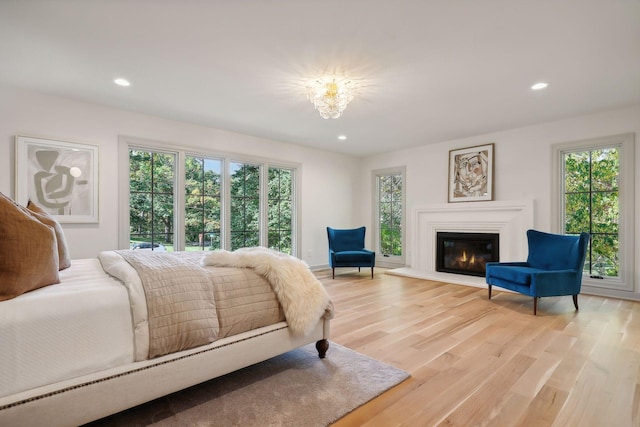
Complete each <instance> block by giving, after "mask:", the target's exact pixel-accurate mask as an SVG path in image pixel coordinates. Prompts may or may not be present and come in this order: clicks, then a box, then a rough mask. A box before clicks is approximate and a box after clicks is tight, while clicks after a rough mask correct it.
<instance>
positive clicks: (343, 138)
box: [338, 135, 347, 141]
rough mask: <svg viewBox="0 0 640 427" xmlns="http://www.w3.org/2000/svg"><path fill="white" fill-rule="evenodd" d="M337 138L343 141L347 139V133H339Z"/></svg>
mask: <svg viewBox="0 0 640 427" xmlns="http://www.w3.org/2000/svg"><path fill="white" fill-rule="evenodd" d="M338 139H339V140H340V141H344V140H345V139H347V135H339V136H338Z"/></svg>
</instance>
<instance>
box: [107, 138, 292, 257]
mask: <svg viewBox="0 0 640 427" xmlns="http://www.w3.org/2000/svg"><path fill="white" fill-rule="evenodd" d="M120 144H121V150H120V152H121V153H126V158H125V157H124V156H123V155H122V154H121V155H120V164H121V166H120V172H119V173H120V177H121V178H122V179H121V185H120V193H121V194H122V196H121V199H120V200H121V209H120V222H121V223H122V224H126V225H127V226H124V227H121V231H120V242H121V244H120V247H125V246H126V245H127V244H128V246H129V247H133V246H134V245H137V247H138V248H141V249H142V248H145V249H152V250H167V251H173V250H176V251H183V250H187V251H189V250H214V249H229V250H235V249H238V248H242V247H248V246H258V245H263V246H268V247H270V248H272V249H276V250H279V251H281V252H284V253H287V254H291V255H294V256H297V248H298V244H299V243H298V239H299V237H298V232H297V228H296V227H297V226H296V224H297V221H296V212H297V209H296V206H297V203H298V200H299V198H298V196H297V193H296V191H295V189H296V188H297V186H296V185H295V182H296V179H297V174H296V171H297V168H298V166H297V165H290V166H281V163H282V162H279V164H278V165H276V164H275V162H274V163H273V164H271V163H270V162H269V161H266V160H255V159H248V161H235V160H231V159H230V158H228V157H226V156H216V155H215V153H212V154H211V155H202V154H191V153H189V152H187V151H185V150H184V149H183V148H177V147H164V145H163V144H160V143H153V142H149V141H143V140H137V139H134V138H130V137H121V139H120ZM177 189H183V190H180V191H177ZM125 242H126V243H125Z"/></svg>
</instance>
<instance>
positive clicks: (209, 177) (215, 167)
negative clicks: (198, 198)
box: [204, 159, 222, 197]
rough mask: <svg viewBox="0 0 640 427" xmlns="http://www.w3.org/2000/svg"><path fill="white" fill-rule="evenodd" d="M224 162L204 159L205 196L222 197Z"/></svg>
mask: <svg viewBox="0 0 640 427" xmlns="http://www.w3.org/2000/svg"><path fill="white" fill-rule="evenodd" d="M221 171H222V161H221V160H215V159H204V188H205V191H204V194H206V195H207V196H216V197H219V196H220V188H221V182H222V180H221V176H220V173H221Z"/></svg>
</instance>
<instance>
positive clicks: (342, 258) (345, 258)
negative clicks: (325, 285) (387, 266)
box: [335, 251, 373, 263]
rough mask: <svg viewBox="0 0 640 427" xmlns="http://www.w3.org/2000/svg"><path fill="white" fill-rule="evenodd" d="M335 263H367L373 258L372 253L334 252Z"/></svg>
mask: <svg viewBox="0 0 640 427" xmlns="http://www.w3.org/2000/svg"><path fill="white" fill-rule="evenodd" d="M335 256H336V261H337V262H339V263H345V262H369V261H371V258H372V256H373V252H370V251H342V252H335Z"/></svg>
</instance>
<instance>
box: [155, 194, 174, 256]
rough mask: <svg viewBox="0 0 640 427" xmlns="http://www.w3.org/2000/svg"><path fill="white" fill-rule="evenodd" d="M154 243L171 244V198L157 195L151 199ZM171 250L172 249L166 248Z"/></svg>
mask: <svg viewBox="0 0 640 427" xmlns="http://www.w3.org/2000/svg"><path fill="white" fill-rule="evenodd" d="M153 236H154V243H162V244H168V245H172V244H173V237H172V236H173V196H165V195H157V196H155V197H154V198H153ZM167 250H173V247H171V248H169V247H167Z"/></svg>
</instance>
